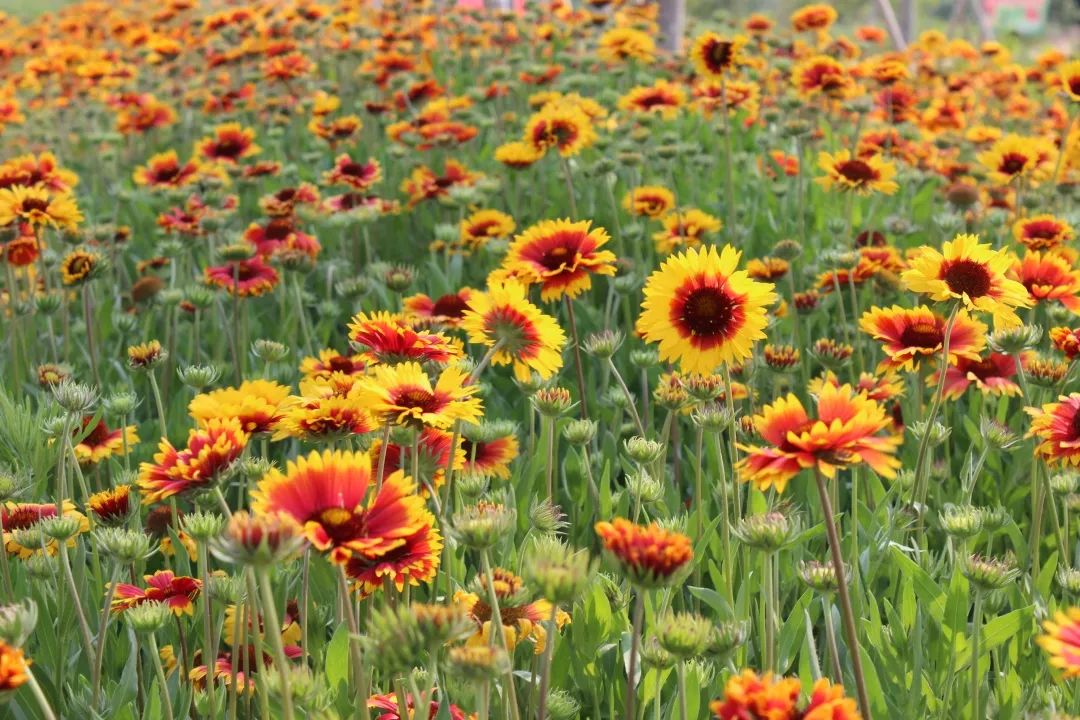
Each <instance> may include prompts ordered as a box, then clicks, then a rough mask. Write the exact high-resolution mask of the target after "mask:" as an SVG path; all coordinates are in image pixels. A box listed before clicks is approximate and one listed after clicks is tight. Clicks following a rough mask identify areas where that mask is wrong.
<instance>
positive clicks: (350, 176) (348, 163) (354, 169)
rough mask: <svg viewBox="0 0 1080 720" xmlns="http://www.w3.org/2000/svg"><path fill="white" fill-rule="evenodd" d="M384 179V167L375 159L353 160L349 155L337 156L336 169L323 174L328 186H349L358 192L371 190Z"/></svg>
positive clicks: (324, 181)
mask: <svg viewBox="0 0 1080 720" xmlns="http://www.w3.org/2000/svg"><path fill="white" fill-rule="evenodd" d="M381 179H382V166H381V165H379V161H378V160H376V159H374V158H368V160H367V161H366V162H360V161H358V160H353V159H352V158H351V157H349V155H348V154H347V153H344V154H341V155H338V156H337V159H336V160H334V169H333V170H330V171H329V172H325V173H323V183H324V184H326V185H348V186H349V187H351V188H353V189H354V190H357V191H364V190H368V189H370V188H371V187H372V186H374V185H375V183H377V182H379V180H381Z"/></svg>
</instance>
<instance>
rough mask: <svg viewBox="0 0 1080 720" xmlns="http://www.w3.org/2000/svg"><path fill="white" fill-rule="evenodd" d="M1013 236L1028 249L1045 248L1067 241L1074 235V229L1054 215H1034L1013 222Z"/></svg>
mask: <svg viewBox="0 0 1080 720" xmlns="http://www.w3.org/2000/svg"><path fill="white" fill-rule="evenodd" d="M1013 237H1014V238H1016V242H1018V243H1020V244H1021V245H1023V246H1024V247H1026V248H1027V249H1029V250H1046V249H1049V248H1055V247H1058V246H1060V245H1064V244H1065V243H1067V242H1069V241H1070V240H1072V239H1073V238H1074V237H1076V231H1074V230H1073V227H1072V225H1070V224H1069V223H1067V222H1065V221H1064V220H1062V219H1061V218H1058V217H1055V216H1054V215H1034V216H1032V217H1026V218H1020V219H1019V220H1017V221H1016V222H1015V223H1014V224H1013Z"/></svg>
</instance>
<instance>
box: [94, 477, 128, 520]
mask: <svg viewBox="0 0 1080 720" xmlns="http://www.w3.org/2000/svg"><path fill="white" fill-rule="evenodd" d="M86 507H87V508H88V509H89V510H90V512H92V513H93V514H94V519H95V520H97V521H98V522H99V523H101V524H102V525H121V524H123V523H124V522H125V521H126V520H127V519H128V517H130V514H131V486H130V485H117V486H116V487H114V488H109V489H108V490H102V491H101V492H96V493H94V494H93V495H91V496H90V497H89V498H87V500H86Z"/></svg>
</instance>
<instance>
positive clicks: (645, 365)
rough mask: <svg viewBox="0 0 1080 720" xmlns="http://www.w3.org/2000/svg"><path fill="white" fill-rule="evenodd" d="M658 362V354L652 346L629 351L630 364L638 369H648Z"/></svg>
mask: <svg viewBox="0 0 1080 720" xmlns="http://www.w3.org/2000/svg"><path fill="white" fill-rule="evenodd" d="M659 363H660V356H659V355H658V354H657V352H656V350H655V349H654V348H639V349H637V350H631V351H630V364H631V365H633V366H634V367H636V368H637V369H639V370H648V369H650V368H654V367H656V366H657V365H658V364H659Z"/></svg>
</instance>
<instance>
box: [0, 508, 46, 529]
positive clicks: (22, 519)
mask: <svg viewBox="0 0 1080 720" xmlns="http://www.w3.org/2000/svg"><path fill="white" fill-rule="evenodd" d="M55 515H56V506H55V505H20V506H19V507H16V508H15V509H14V510H9V511H8V512H7V513H6V514H5V517H4V530H5V531H10V530H24V529H26V528H28V527H30V526H31V525H33V524H34V523H36V522H38V521H39V520H41V519H43V518H50V517H53V516H55Z"/></svg>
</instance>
